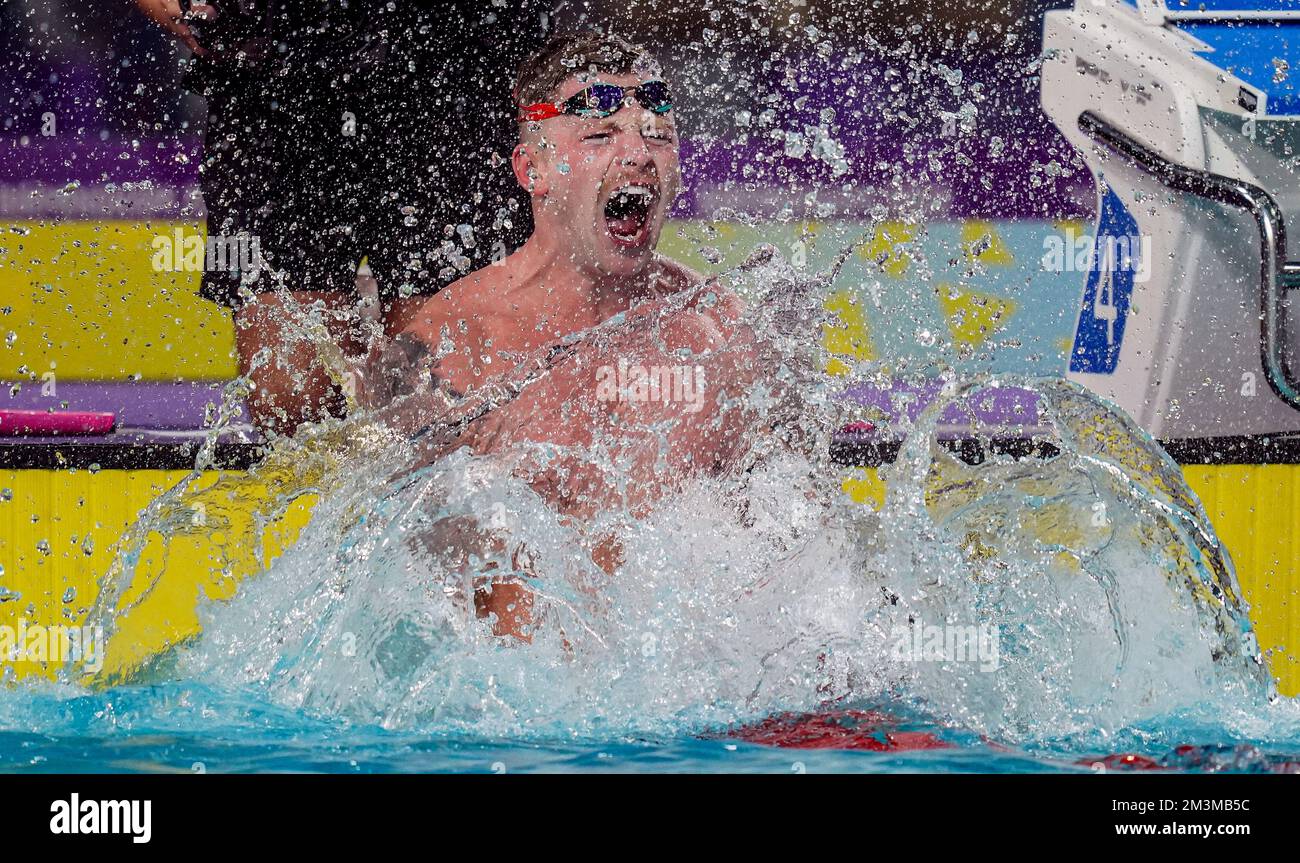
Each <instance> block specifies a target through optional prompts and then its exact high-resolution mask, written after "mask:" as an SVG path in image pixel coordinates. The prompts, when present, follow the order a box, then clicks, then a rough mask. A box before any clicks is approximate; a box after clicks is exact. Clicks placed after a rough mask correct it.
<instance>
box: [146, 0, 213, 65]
mask: <svg viewBox="0 0 1300 863" xmlns="http://www.w3.org/2000/svg"><path fill="white" fill-rule="evenodd" d="M135 5H136V8H137V9H139V10H140V11H141V12H143V13H144V14H145V15H146V16H147V17H148V18H149V20H151V21H153V22H154V23H155V24H157V25H158V26H159V27H162V28H163V29H164V30H166V31H167V32H168V33H171V34H172V35H173V36H175V37H176V38H177V39H179V40H180V41H181V42H183V43H184V44H185V46H186V47H187V48H189V49H190V50H191V51H193V52H194V53H195V54H198V55H199V56H200V57H202V56H203V55H204V54H206V53H207V52H206V51H204V50H203V46H202V45H200V44H199V40H198V39H196V38H195V37H194V31H192V30H191V29H190V28H189V25H187V24H186V23H185V21H184V20H182V17H181V4H180V0H135ZM215 11H216V10H214V9H213V8H212V7H211V6H209V5H207V4H206V3H195V4H194V5H193V6H191V7H190V12H192V13H194V14H195V15H198V16H200V17H209V16H212V15H214V14H215Z"/></svg>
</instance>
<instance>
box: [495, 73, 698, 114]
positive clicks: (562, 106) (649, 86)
mask: <svg viewBox="0 0 1300 863" xmlns="http://www.w3.org/2000/svg"><path fill="white" fill-rule="evenodd" d="M629 98H630V99H635V100H636V102H637V104H639V105H640V106H641V107H642V108H645V109H646V110H648V111H652V112H653V113H655V114H667V113H668V112H669V111H671V110H672V109H673V99H672V96H670V95H669V94H668V85H667V84H665V83H664V82H663V81H643V82H642V83H640V84H638V85H637V86H635V87H620V86H618V85H617V84H592V85H591V86H590V87H588V88H587V89H585V90H583V91H581V92H579V93H574V94H573V95H572V96H570V97H569V98H567V99H565V100H564V101H563V102H557V103H555V104H552V103H550V102H538V103H537V104H535V105H522V106H520V108H519V110H520V117H521V119H523V120H524V121H525V122H533V121H535V120H549V119H551V118H552V117H559V116H561V115H563V114H573V115H575V116H578V117H608V116H610V115H611V114H614V113H617V112H618V110H619V109H620V108H622V107H623V106H624V105H626V104H627V103H628V99H629Z"/></svg>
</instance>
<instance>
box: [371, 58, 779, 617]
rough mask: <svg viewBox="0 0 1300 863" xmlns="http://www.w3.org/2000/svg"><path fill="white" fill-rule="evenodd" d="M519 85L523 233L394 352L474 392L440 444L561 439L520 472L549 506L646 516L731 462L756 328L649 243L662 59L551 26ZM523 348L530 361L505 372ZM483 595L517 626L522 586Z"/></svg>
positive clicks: (443, 298)
mask: <svg viewBox="0 0 1300 863" xmlns="http://www.w3.org/2000/svg"><path fill="white" fill-rule="evenodd" d="M515 95H516V100H517V103H518V106H519V130H520V137H519V143H518V145H517V146H516V147H515V149H514V152H513V156H512V167H513V170H514V175H515V178H516V179H517V180H518V182H519V184H520V185H521V186H522V187H523V188H524V189H525V190H527V192H528V195H529V199H530V204H531V207H532V210H533V219H534V223H535V226H536V227H535V230H534V233H533V235H532V236H531V237H530V238H529V240H528V241H527V242H526V243H525V244H524V245H523V246H522V247H521V248H520V249H519V250H517V251H516V252H515V253H513V254H511V255H509V256H508V257H505V258H503V259H502V260H500V261H498V262H495V263H493V264H490V265H488V266H486V267H483V268H482V269H479V270H477V271H476V272H473V273H470V274H469V275H468V276H466V277H464V278H462V279H460V280H459V281H457V282H455V283H453V284H451V285H450V286H448V287H447V288H445V289H444V290H442V291H441V292H439V293H438V294H435V295H434V296H432V297H430V298H429V299H428V300H426V301H425V302H424V303H423V304H422V305H421V306H420V307H419V309H418V310H417V311H416V312H415V314H414V315H412V316H411V319H410V320H411V323H410V325H409V326H408V327H407V328H406V329H405V331H404V332H403V333H402V335H401V336H400V337H399V339H398V345H399V346H400V350H399V353H400V354H401V355H402V356H401V361H402V362H403V363H406V364H408V365H418V364H419V363H420V361H421V360H422V361H423V362H424V363H425V364H426V366H425V367H426V368H427V369H429V370H430V371H431V372H432V374H433V375H435V376H436V380H437V383H438V386H439V387H440V388H442V390H443V392H444V393H450V394H451V395H452V397H453V399H455V400H459V403H460V404H462V405H466V404H468V405H474V404H477V405H478V407H477V408H476V409H475V410H473V412H472V414H470V416H469V417H468V418H467V420H466V421H465V422H463V423H462V424H461V426H459V427H458V429H457V434H456V436H455V437H454V439H452V440H448V441H446V450H450V449H454V448H457V447H460V446H469V447H470V448H471V450H472V451H473V452H475V453H490V452H502V451H505V450H508V449H514V448H519V447H522V448H524V449H527V447H528V445H529V444H535V443H546V444H551V445H555V446H554V447H553V450H552V451H558V452H560V453H562V455H561V456H559V457H553V458H550V459H548V460H547V461H545V462H538V463H535V464H533V465H532V467H531V469H530V470H528V472H527V473H528V475H527V477H526V478H527V480H528V481H529V483H530V485H531V486H532V487H533V488H534V489H535V490H536V491H537V492H538V493H539V494H541V495H542V497H543V498H544V499H545V500H547V501H548V503H549V504H550V505H551V506H552V507H553V508H554V509H555V510H556V511H557V512H560V513H562V514H563V515H565V516H567V517H570V518H571V519H573V520H576V521H577V522H583V521H586V520H589V519H590V518H591V517H592V516H594V515H595V514H597V513H599V512H607V511H610V510H612V509H615V508H619V509H622V510H623V511H626V512H628V513H630V514H632V515H633V516H639V515H641V514H644V513H645V512H646V511H647V508H648V507H649V506H650V505H652V504H653V502H654V500H655V499H656V498H658V497H661V496H662V495H663V494H665V493H666V492H668V491H671V490H672V489H673V488H675V487H676V485H677V484H678V483H679V482H680V481H681V480H683V479H685V478H687V477H690V476H697V475H700V474H709V473H713V474H716V473H718V472H721V471H725V470H727V469H728V468H730V467H731V466H732V465H733V464H734V460H735V456H736V452H735V450H736V449H737V446H738V445H737V441H738V440H740V439H742V438H743V435H742V434H740V432H741V430H742V429H743V427H744V425H745V423H746V422H747V421H748V420H749V418H750V416H749V412H748V411H747V409H746V408H744V407H743V404H744V402H743V400H742V399H741V398H739V397H740V396H743V394H744V393H745V392H746V391H747V390H748V389H749V387H750V385H751V384H752V383H753V382H754V380H755V379H756V377H757V372H756V365H757V364H756V363H755V362H754V357H755V356H756V355H757V354H756V351H755V350H754V349H753V335H752V333H751V332H750V331H749V329H748V327H746V326H745V325H744V324H742V323H741V321H740V319H739V314H740V311H741V309H742V304H741V301H740V300H739V299H738V298H737V297H736V296H735V295H734V294H733V293H731V292H730V291H729V290H727V289H726V288H724V287H723V286H721V285H720V284H717V283H715V282H707V283H706V282H705V281H704V280H703V279H702V278H701V277H700V276H699V275H698V274H696V273H694V272H692V271H691V270H689V269H687V268H685V267H683V266H680V265H678V264H676V263H673V262H672V261H670V260H668V259H666V258H664V257H662V256H660V255H658V254H657V253H656V252H655V246H656V244H657V243H658V241H659V236H660V232H661V231H662V230H663V226H664V223H665V220H666V218H667V214H668V210H669V208H670V207H671V205H672V203H673V200H674V199H675V197H676V196H677V194H678V191H679V189H680V186H681V172H680V166H679V153H678V139H677V130H676V125H675V120H674V116H673V110H672V108H673V105H672V99H671V93H670V90H669V88H668V85H667V84H666V83H665V81H664V80H663V76H662V74H661V72H660V70H659V68H658V66H657V64H656V63H655V62H654V60H653V58H651V57H650V55H649V54H648V53H647V52H646V51H644V50H643V49H641V48H639V47H636V46H634V45H631V44H629V43H627V42H625V41H623V40H621V39H618V38H615V37H606V36H600V35H596V34H591V33H579V34H574V35H561V36H556V37H554V38H552V40H551V41H549V42H548V43H547V44H546V45H545V46H544V47H543V49H542V50H541V51H540V52H539V53H538V54H536V55H535V56H534V57H532V58H531V59H530V60H528V61H527V62H525V63H524V65H523V66H522V68H521V71H520V75H519V80H518V83H517V86H516V89H515ZM574 334H580V336H579V337H578V338H577V339H574ZM390 355H391V352H390ZM528 357H532V358H534V366H535V371H536V372H537V374H535V375H534V376H533V377H532V378H530V379H528V380H527V381H526V382H525V385H523V386H519V385H518V381H517V380H515V381H513V384H514V385H513V386H511V385H510V384H511V383H512V382H511V380H510V373H511V372H517V370H518V369H519V367H520V361H521V358H528ZM372 380H373V376H372ZM503 386H504V395H502V392H503V389H502V388H503ZM494 388H495V389H494ZM476 397H477V398H478V400H477V402H476V401H475V399H476ZM469 419H472V420H473V421H468V420H469ZM441 454H442V453H434V454H433V456H434V457H436V456H438V455H441ZM615 466H617V470H616V471H615V470H614V468H615ZM591 553H592V559H593V561H594V562H595V563H596V564H597V565H599V566H600V567H601V569H603V570H604V571H605V572H606V573H609V574H611V575H612V574H613V573H614V571H615V570H616V569H617V567H618V566H619V564H620V550H619V546H618V541H617V539H616V538H615V537H610V536H605V537H603V538H601V539H600V540H598V541H595V542H593V547H592V549H591ZM476 599H477V602H478V607H479V612H480V616H487V615H489V614H491V615H495V619H496V622H495V628H496V631H497V632H498V633H510V634H516V635H518V634H519V633H520V632H521V631H522V628H523V627H524V626H525V625H526V623H527V618H528V609H529V603H530V598H529V597H528V595H527V592H526V590H525V589H524V588H523V587H522V586H521V585H518V584H508V583H500V582H498V583H497V584H496V585H495V586H494V587H492V588H491V589H490V590H488V591H486V592H482V591H481V592H480V594H479V595H478V596H477V597H476Z"/></svg>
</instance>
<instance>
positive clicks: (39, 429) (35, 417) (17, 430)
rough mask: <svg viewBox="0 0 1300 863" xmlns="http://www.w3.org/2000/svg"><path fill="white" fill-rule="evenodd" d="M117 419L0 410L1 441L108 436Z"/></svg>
mask: <svg viewBox="0 0 1300 863" xmlns="http://www.w3.org/2000/svg"><path fill="white" fill-rule="evenodd" d="M115 419H116V416H115V415H114V414H111V413H99V412H96V411H54V412H53V413H51V412H50V411H32V410H10V409H9V408H0V437H21V436H25V435H65V434H74V435H84V434H108V433H109V432H111V431H112V430H113V422H114V420H115Z"/></svg>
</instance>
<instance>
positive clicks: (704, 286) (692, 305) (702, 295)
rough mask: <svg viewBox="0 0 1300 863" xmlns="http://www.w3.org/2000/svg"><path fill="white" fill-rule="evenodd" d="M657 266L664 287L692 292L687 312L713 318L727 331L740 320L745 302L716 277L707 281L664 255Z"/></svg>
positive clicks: (686, 307) (676, 291) (670, 291)
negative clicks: (659, 269) (659, 268)
mask: <svg viewBox="0 0 1300 863" xmlns="http://www.w3.org/2000/svg"><path fill="white" fill-rule="evenodd" d="M656 264H658V265H659V266H660V267H661V275H660V277H659V278H660V286H661V288H664V289H666V290H667V292H668V293H670V294H678V293H680V292H682V291H688V292H689V296H687V298H686V299H687V302H686V305H685V306H684V307H683V308H684V309H689V310H690V311H692V312H694V313H696V314H699V315H702V316H704V317H705V318H709V319H712V320H713V322H714V323H716V324H717V325H718V326H720V327H723V328H724V329H725V328H729V327H730V326H731V325H732V324H733V323H735V321H736V320H738V319H739V318H740V316H741V313H742V312H743V311H744V309H745V301H744V300H742V299H741V298H740V297H739V296H738V295H737V294H736V292H735V291H733V290H732V289H731V288H730V287H728V286H727V285H726V284H725V283H724V282H723V281H722V280H721V279H719V278H717V277H716V276H711V277H707V278H706V277H705V276H703V275H701V274H700V273H697V272H696V271H695V270H692V269H691V268H690V267H687V266H685V265H683V264H679V263H677V262H676V261H673V260H670V259H668V258H664V257H662V256H660V257H659V259H658V260H657V261H656Z"/></svg>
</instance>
